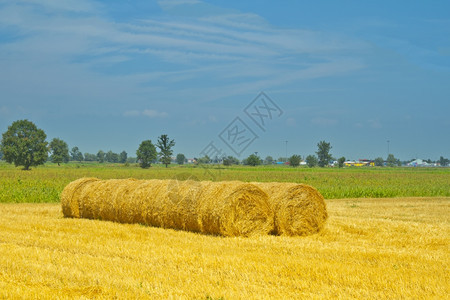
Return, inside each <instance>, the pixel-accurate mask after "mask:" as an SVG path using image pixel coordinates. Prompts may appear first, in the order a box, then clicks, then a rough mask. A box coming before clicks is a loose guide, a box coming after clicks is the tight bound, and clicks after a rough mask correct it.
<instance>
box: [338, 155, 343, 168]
mask: <svg viewBox="0 0 450 300" xmlns="http://www.w3.org/2000/svg"><path fill="white" fill-rule="evenodd" d="M344 162H345V157H343V156H342V157H341V158H339V159H338V166H339V168H342V167H343V166H344Z"/></svg>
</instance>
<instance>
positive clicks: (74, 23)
mask: <svg viewBox="0 0 450 300" xmlns="http://www.w3.org/2000/svg"><path fill="white" fill-rule="evenodd" d="M0 70H1V72H0V131H1V132H4V131H5V130H6V129H7V127H8V125H10V124H11V123H12V122H13V121H15V120H17V119H25V118H26V119H29V120H32V121H33V122H35V124H36V125H37V126H38V127H40V128H42V129H44V130H45V132H46V133H47V136H48V139H49V140H51V139H52V138H54V137H59V138H62V139H63V140H65V141H66V142H67V143H68V144H69V147H73V146H78V147H79V148H80V150H81V151H82V152H90V153H96V152H97V151H98V150H99V149H102V150H104V151H108V150H112V151H114V152H121V151H122V150H126V151H127V152H128V153H129V155H130V156H134V155H135V151H136V149H137V147H138V145H139V143H140V142H141V141H143V140H146V139H151V140H152V141H156V138H157V137H158V136H159V135H161V134H168V135H169V137H172V138H174V139H175V141H176V146H175V149H174V150H175V154H176V153H180V152H181V153H184V154H185V155H186V156H187V157H198V156H201V155H200V154H201V153H202V151H205V147H206V146H207V145H209V143H211V142H213V144H214V146H215V147H217V148H219V149H221V150H222V152H223V153H224V154H229V155H234V156H237V154H239V155H240V158H244V157H246V156H248V155H249V154H251V153H253V152H258V155H260V156H262V157H265V156H267V155H271V156H273V157H275V158H278V157H280V156H285V153H286V142H285V141H288V143H287V152H288V155H292V154H300V155H302V156H306V155H309V154H314V152H315V151H316V150H317V146H316V145H317V143H318V142H319V141H321V140H326V141H328V142H330V143H331V145H332V147H333V148H332V150H331V153H332V154H333V156H335V157H340V156H345V157H346V158H348V159H359V158H375V157H379V156H381V157H386V156H387V147H388V142H387V141H388V140H389V141H390V142H389V148H390V152H391V153H393V154H394V155H395V156H396V157H398V158H400V159H402V160H407V159H411V158H425V159H426V158H431V159H433V160H434V159H439V156H441V155H442V156H444V157H450V139H449V132H450V2H449V1H376V2H369V1H320V2H319V1H316V2H311V1H293V0H292V1H291V0H288V1H200V0H166V1H143V0H137V1H124V0H121V1H118V0H110V1H93V0H40V1H35V0H11V1H10V0H3V1H1V2H0ZM261 91H264V92H265V94H266V95H267V96H268V97H269V99H266V103H268V104H269V106H270V105H272V104H275V105H277V107H278V108H279V111H275V110H273V111H269V110H267V109H266V110H265V112H266V114H264V115H265V117H259V118H258V116H256V115H252V112H251V110H252V109H254V108H255V106H256V107H260V113H261V114H263V112H264V108H261V107H262V106H261V105H260V104H261V103H262V102H260V101H261V99H260V98H257V99H255V98H256V97H257V96H258V95H259V94H260V92H261ZM253 100H255V102H252V101H253ZM270 100H271V102H269V101H270ZM258 101H259V102H258ZM251 103H253V104H251ZM248 105H250V108H249V109H248V110H247V112H248V114H246V111H245V109H246V107H247V106H248ZM272 107H273V105H272ZM261 109H262V111H261ZM254 112H255V111H253V113H254ZM268 112H273V114H272V115H270V116H269V115H268V114H267V113H268ZM251 116H253V117H254V118H255V120H256V121H255V120H252V118H251ZM236 118H239V119H238V122H241V123H239V124H241V125H239V124H238V125H239V126H246V127H245V128H246V130H247V131H246V132H247V133H250V134H251V135H252V136H251V137H252V138H251V139H250V142H249V143H244V142H245V141H246V140H248V138H247V137H245V138H243V139H241V141H243V143H242V145H239V146H238V148H239V147H240V148H239V149H236V147H237V144H233V143H234V142H236V141H237V140H234V141H231V140H227V139H228V138H232V136H231V137H230V132H231V130H233V129H237V130H238V131H239V128H238V127H239V126H238V127H233V126H236V124H237V123H233V121H234V120H236ZM258 120H259V121H261V120H264V121H265V123H264V126H263V127H262V128H261V127H260V126H258V124H257V122H259V121H258ZM242 124H245V125H242ZM259 125H261V124H259ZM242 128H244V127H242ZM221 133H222V135H221ZM244 134H245V133H244ZM253 137H255V138H253Z"/></svg>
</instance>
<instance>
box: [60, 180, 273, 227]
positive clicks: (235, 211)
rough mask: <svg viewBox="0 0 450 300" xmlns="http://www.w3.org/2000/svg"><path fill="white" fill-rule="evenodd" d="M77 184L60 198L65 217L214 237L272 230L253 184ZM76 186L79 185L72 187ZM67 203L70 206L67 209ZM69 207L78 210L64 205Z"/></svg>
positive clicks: (265, 201) (261, 197)
mask: <svg viewBox="0 0 450 300" xmlns="http://www.w3.org/2000/svg"><path fill="white" fill-rule="evenodd" d="M84 180H85V179H81V180H79V181H80V182H83V185H82V186H81V185H79V184H75V182H74V183H71V184H69V185H68V186H67V187H66V188H65V189H64V191H63V194H62V195H64V198H63V197H62V198H61V201H62V203H63V204H62V205H63V214H64V216H66V217H78V218H88V219H101V220H109V221H115V222H121V223H142V224H147V225H150V226H155V227H163V228H173V229H181V230H188V231H194V232H202V233H209V234H218V235H224V236H249V235H254V234H267V233H268V232H270V231H271V230H272V229H273V212H272V210H271V208H270V205H269V202H268V196H267V194H266V193H265V192H263V191H262V190H261V189H260V188H258V187H256V186H255V185H253V184H249V183H242V182H207V181H204V182H200V181H192V180H186V181H179V180H135V179H112V180H98V179H90V180H86V182H85V181H84ZM78 186H81V188H80V189H78ZM68 199H70V203H71V205H67V204H66V203H69V201H68ZM68 206H70V207H72V206H75V207H76V208H77V209H78V210H77V213H73V211H74V210H72V209H68V208H67V207H68Z"/></svg>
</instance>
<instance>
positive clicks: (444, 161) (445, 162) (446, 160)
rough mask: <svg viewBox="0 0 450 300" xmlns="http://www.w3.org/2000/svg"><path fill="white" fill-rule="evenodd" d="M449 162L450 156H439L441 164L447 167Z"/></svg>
mask: <svg viewBox="0 0 450 300" xmlns="http://www.w3.org/2000/svg"><path fill="white" fill-rule="evenodd" d="M449 163H450V160H449V159H448V158H444V157H443V156H441V157H440V158H439V164H440V165H441V167H446V166H448V164H449Z"/></svg>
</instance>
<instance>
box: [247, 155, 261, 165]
mask: <svg viewBox="0 0 450 300" xmlns="http://www.w3.org/2000/svg"><path fill="white" fill-rule="evenodd" d="M245 162H246V164H247V165H250V166H258V165H260V164H261V158H260V157H259V156H258V155H256V154H250V156H249V157H247V159H246V160H245Z"/></svg>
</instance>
